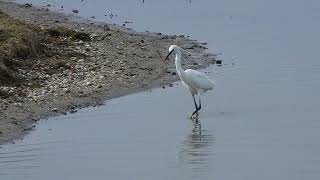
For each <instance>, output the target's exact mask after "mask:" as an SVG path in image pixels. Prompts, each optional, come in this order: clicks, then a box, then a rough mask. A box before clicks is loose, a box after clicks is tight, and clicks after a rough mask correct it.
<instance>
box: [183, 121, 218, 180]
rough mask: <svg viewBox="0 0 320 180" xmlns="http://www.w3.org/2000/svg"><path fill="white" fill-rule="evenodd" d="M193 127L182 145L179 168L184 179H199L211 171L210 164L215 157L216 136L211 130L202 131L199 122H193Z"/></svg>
mask: <svg viewBox="0 0 320 180" xmlns="http://www.w3.org/2000/svg"><path fill="white" fill-rule="evenodd" d="M192 126H193V127H192V130H191V133H190V134H188V135H187V136H186V137H185V138H184V140H183V141H182V143H181V150H180V151H179V154H178V166H179V169H180V171H181V173H182V175H183V176H184V177H185V176H189V177H190V178H196V177H197V178H199V177H203V176H205V175H206V174H208V171H210V162H211V160H212V158H213V156H214V152H213V149H212V145H213V142H214V136H213V135H212V134H210V131H209V130H206V129H202V127H201V122H200V121H199V120H194V121H192Z"/></svg>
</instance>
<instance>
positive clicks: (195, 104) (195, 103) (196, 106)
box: [192, 94, 198, 109]
mask: <svg viewBox="0 0 320 180" xmlns="http://www.w3.org/2000/svg"><path fill="white" fill-rule="evenodd" d="M192 98H193V102H194V106H195V108H196V109H198V105H197V102H196V99H195V98H194V95H193V94H192Z"/></svg>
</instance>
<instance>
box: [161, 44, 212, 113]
mask: <svg viewBox="0 0 320 180" xmlns="http://www.w3.org/2000/svg"><path fill="white" fill-rule="evenodd" d="M181 51H182V52H185V53H188V54H189V55H190V54H191V53H189V52H188V51H186V50H184V49H182V48H180V47H178V46H177V45H171V46H170V48H169V54H168V55H167V57H166V58H165V61H166V60H167V59H168V58H169V56H170V55H171V54H172V53H173V52H175V54H176V57H175V65H176V70H177V73H178V75H179V77H180V79H181V81H182V83H183V85H184V86H185V87H186V89H187V90H189V92H190V93H191V95H192V98H193V102H194V105H195V108H196V110H195V111H194V112H193V113H192V114H191V115H190V118H194V116H195V115H196V117H198V111H199V110H200V109H201V97H200V96H201V94H203V93H205V92H207V91H208V90H213V88H214V85H215V84H214V82H213V81H212V80H210V79H209V78H207V77H206V76H205V75H204V74H203V73H201V72H199V71H196V70H193V69H186V70H183V69H182V66H181ZM194 95H198V99H199V106H198V105H197V102H196V99H195V98H194Z"/></svg>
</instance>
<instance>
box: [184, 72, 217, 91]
mask: <svg viewBox="0 0 320 180" xmlns="http://www.w3.org/2000/svg"><path fill="white" fill-rule="evenodd" d="M184 72H185V76H186V78H185V81H187V82H185V84H187V85H188V86H190V87H191V89H197V90H201V91H202V92H201V93H204V92H206V91H208V90H212V89H213V88H214V82H213V81H212V80H210V79H209V78H207V76H205V75H204V74H203V73H201V72H199V71H196V70H193V69H186V70H185V71H184ZM192 94H196V92H192Z"/></svg>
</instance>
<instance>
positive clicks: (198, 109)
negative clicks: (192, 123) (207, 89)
mask: <svg viewBox="0 0 320 180" xmlns="http://www.w3.org/2000/svg"><path fill="white" fill-rule="evenodd" d="M198 98H199V106H198V107H196V110H195V111H194V112H193V113H192V116H194V115H195V114H197V115H198V111H200V109H201V98H200V93H199V92H198ZM193 99H194V96H193Z"/></svg>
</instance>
